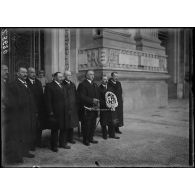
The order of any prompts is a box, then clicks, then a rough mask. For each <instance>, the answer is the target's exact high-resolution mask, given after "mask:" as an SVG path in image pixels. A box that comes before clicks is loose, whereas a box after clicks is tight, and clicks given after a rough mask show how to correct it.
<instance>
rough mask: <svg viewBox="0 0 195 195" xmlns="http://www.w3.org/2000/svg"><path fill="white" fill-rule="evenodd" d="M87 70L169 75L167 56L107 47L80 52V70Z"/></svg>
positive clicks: (81, 50)
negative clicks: (145, 72)
mask: <svg viewBox="0 0 195 195" xmlns="http://www.w3.org/2000/svg"><path fill="white" fill-rule="evenodd" d="M87 69H102V70H109V69H110V70H126V71H147V72H161V73H167V56H166V55H160V54H156V53H148V52H143V51H138V50H127V49H115V48H106V47H103V48H92V49H80V50H78V70H79V71H82V70H87Z"/></svg>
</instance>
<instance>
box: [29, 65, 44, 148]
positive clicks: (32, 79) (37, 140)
mask: <svg viewBox="0 0 195 195" xmlns="http://www.w3.org/2000/svg"><path fill="white" fill-rule="evenodd" d="M26 82H27V85H28V87H29V89H30V90H31V92H32V94H33V97H34V101H35V106H36V110H37V118H36V132H35V135H33V136H34V137H33V139H34V142H33V145H32V149H33V150H34V149H35V146H41V135H42V130H43V129H44V123H45V105H44V96H43V88H42V84H41V82H40V81H39V80H38V79H37V78H36V72H35V69H34V68H33V67H29V68H28V78H27V79H26Z"/></svg>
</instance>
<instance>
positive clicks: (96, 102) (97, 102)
mask: <svg viewBox="0 0 195 195" xmlns="http://www.w3.org/2000/svg"><path fill="white" fill-rule="evenodd" d="M93 104H95V105H96V106H97V105H98V104H99V100H98V99H96V98H93Z"/></svg>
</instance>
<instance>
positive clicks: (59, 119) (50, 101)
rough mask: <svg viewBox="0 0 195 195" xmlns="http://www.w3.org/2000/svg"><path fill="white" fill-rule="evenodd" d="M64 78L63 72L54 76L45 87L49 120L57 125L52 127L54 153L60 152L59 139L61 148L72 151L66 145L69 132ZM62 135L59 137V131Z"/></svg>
mask: <svg viewBox="0 0 195 195" xmlns="http://www.w3.org/2000/svg"><path fill="white" fill-rule="evenodd" d="M63 80H64V76H63V74H62V73H61V72H56V73H55V74H54V80H53V81H52V82H51V83H48V84H47V85H46V87H45V104H46V111H47V114H48V116H49V120H50V121H51V119H52V121H53V122H55V121H56V122H55V123H56V125H52V127H51V149H52V151H54V152H57V151H58V139H59V146H60V147H62V148H64V149H70V146H68V145H67V144H66V140H67V131H66V128H65V115H66V110H65V98H66V97H65V92H64V86H63V84H62V82H63ZM59 129H60V134H59V136H58V130H59Z"/></svg>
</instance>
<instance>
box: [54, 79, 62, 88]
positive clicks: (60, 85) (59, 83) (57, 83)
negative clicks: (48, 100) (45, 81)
mask: <svg viewBox="0 0 195 195" xmlns="http://www.w3.org/2000/svg"><path fill="white" fill-rule="evenodd" d="M54 81H55V82H56V83H57V84H58V85H59V86H60V87H62V85H61V84H60V83H59V82H58V81H56V80H54Z"/></svg>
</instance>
